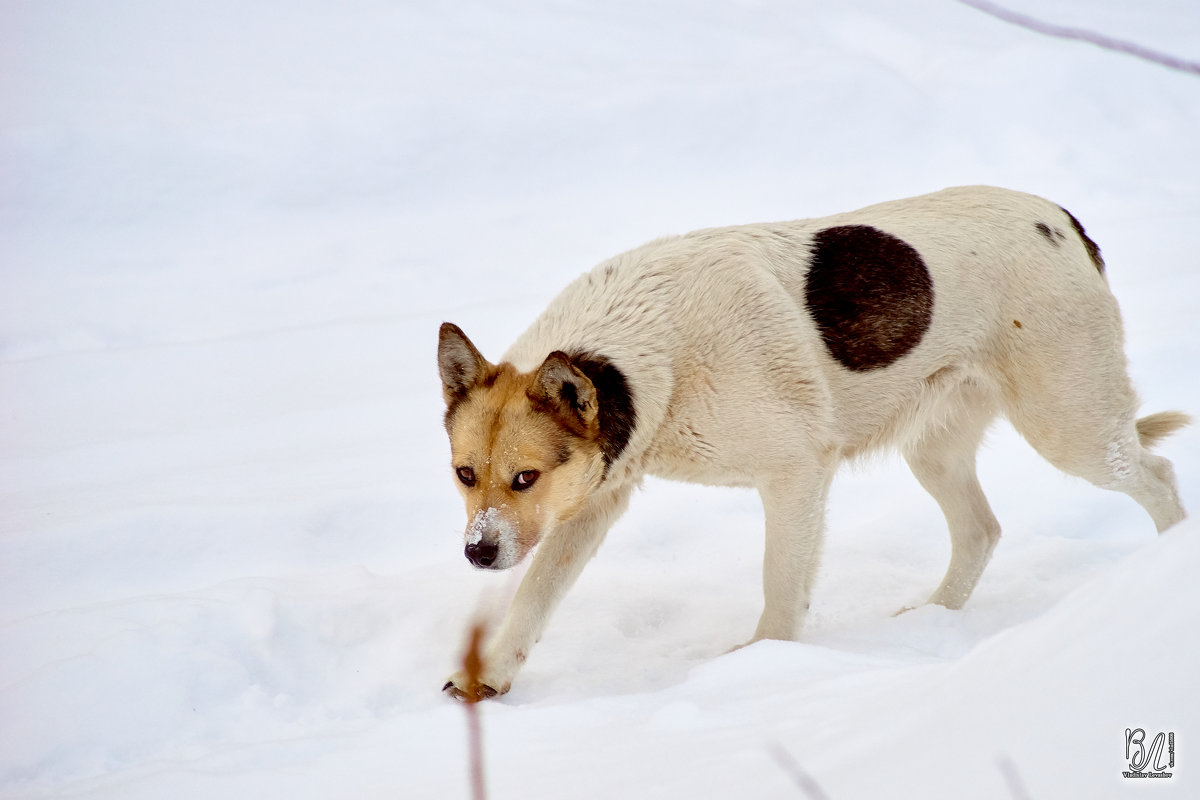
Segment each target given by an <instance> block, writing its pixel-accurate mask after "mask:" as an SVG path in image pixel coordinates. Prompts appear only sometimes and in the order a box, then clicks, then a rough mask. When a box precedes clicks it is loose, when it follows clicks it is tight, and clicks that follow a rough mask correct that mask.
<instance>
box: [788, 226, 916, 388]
mask: <svg viewBox="0 0 1200 800" xmlns="http://www.w3.org/2000/svg"><path fill="white" fill-rule="evenodd" d="M804 299H805V303H806V305H807V306H808V311H809V313H810V314H811V315H812V318H813V321H814V322H815V323H816V326H817V329H818V330H820V332H821V336H822V338H823V339H824V340H825V347H826V348H827V349H828V350H829V354H830V355H831V356H833V357H834V358H835V359H837V361H838V362H839V363H840V364H842V366H844V367H846V369H851V370H856V371H862V370H869V369H878V368H880V367H886V366H887V365H889V364H892V363H894V362H895V361H896V360H897V359H899V358H900V357H901V356H903V355H904V354H905V353H907V352H908V351H909V350H912V349H913V348H914V347H916V346H917V344H918V343H919V342H920V341H921V338H922V337H923V336H924V335H925V331H926V330H928V329H929V323H930V322H931V320H932V319H933V279H932V278H930V276H929V270H928V269H927V268H926V266H925V261H924V260H923V259H922V258H921V255H920V253H918V252H917V251H916V250H914V249H913V247H912V246H911V245H909V244H908V243H907V242H905V241H903V240H901V239H898V238H896V237H895V236H892V235H891V234H888V233H884V232H883V231H881V230H878V229H876V228H872V227H870V226H868V225H843V226H839V227H836V228H826V229H825V230H823V231H819V232H818V233H817V234H816V236H814V237H813V244H812V262H811V264H810V266H809V270H808V278H807V285H806V286H805V290H804Z"/></svg>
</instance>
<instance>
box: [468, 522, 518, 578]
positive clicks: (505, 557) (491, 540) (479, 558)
mask: <svg viewBox="0 0 1200 800" xmlns="http://www.w3.org/2000/svg"><path fill="white" fill-rule="evenodd" d="M515 533H516V531H515V530H514V528H513V524H512V523H511V522H510V521H509V520H508V519H507V518H506V517H505V516H504V515H502V514H501V513H500V509H498V508H488V509H485V510H483V511H479V512H477V513H476V514H475V518H474V519H473V520H471V524H470V526H468V527H467V533H466V540H467V546H466V548H465V549H464V551H463V554H464V555H466V557H467V560H468V561H470V562H471V563H472V564H474V565H475V566H477V567H479V568H481V569H506V568H508V567H510V566H512V564H511V563H509V562H510V561H512V559H511V557H510V556H511V554H510V553H509V552H508V551H509V550H511V549H512V546H513V543H512V539H513V537H514V536H515Z"/></svg>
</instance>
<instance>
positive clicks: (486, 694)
mask: <svg viewBox="0 0 1200 800" xmlns="http://www.w3.org/2000/svg"><path fill="white" fill-rule="evenodd" d="M495 683H497V684H499V683H500V682H499V681H495ZM508 688H509V685H508V684H503V685H501V686H493V685H492V684H491V683H489V682H488V681H487V680H486V678H485V679H484V680H480V681H474V682H472V681H471V679H470V678H469V677H468V676H467V673H466V672H465V671H462V670H459V671H458V672H456V673H454V674H453V675H451V676H450V680H448V681H446V685H445V686H443V687H442V691H443V692H445V693H446V694H448V695H450V696H451V697H453V698H454V699H455V700H461V701H463V702H464V703H477V702H479V701H480V700H487V699H489V698H492V697H498V696H499V695H502V694H504V693H506V692H507V691H508Z"/></svg>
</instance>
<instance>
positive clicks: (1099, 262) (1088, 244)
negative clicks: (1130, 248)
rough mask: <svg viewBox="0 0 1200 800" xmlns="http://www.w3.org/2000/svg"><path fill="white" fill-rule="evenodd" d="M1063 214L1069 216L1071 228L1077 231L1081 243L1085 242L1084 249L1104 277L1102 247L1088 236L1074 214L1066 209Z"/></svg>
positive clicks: (1063, 209)
mask: <svg viewBox="0 0 1200 800" xmlns="http://www.w3.org/2000/svg"><path fill="white" fill-rule="evenodd" d="M1059 208H1062V206H1059ZM1062 212H1063V213H1064V214H1066V215H1067V219H1069V220H1071V227H1073V228H1074V229H1075V233H1076V234H1077V235H1078V236H1079V239H1080V241H1082V242H1083V246H1084V248H1086V249H1087V254H1088V258H1090V259H1091V260H1092V263H1093V264H1095V265H1096V271H1097V272H1099V273H1100V274H1101V275H1103V274H1104V257H1103V256H1102V255H1100V246H1099V245H1097V244H1096V243H1095V242H1093V241H1092V239H1091V237H1089V236H1088V235H1087V231H1085V230H1084V229H1083V225H1081V224H1080V223H1079V220H1077V219H1075V215H1074V214H1072V213H1071V212H1070V211H1067V210H1066V209H1065V208H1062Z"/></svg>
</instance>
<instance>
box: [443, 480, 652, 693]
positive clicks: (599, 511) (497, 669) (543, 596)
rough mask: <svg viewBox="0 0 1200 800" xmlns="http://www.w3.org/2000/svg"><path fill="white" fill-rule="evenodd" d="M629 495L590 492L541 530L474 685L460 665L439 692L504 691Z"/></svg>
mask: <svg viewBox="0 0 1200 800" xmlns="http://www.w3.org/2000/svg"><path fill="white" fill-rule="evenodd" d="M629 494H630V489H629V488H628V487H625V488H621V489H615V490H608V491H606V492H604V493H603V494H602V495H599V496H595V497H593V498H592V499H590V500H589V501H588V503H587V505H586V506H584V508H583V510H582V511H580V512H579V513H578V514H576V515H575V516H574V517H572V518H571V519H570V520H568V521H566V522H564V523H562V524H560V525H558V526H557V527H556V528H555V529H554V530H552V531H551V532H550V533H549V534H547V535H546V537H545V538H544V539H543V540H542V542H541V544H540V545H539V546H538V549H537V552H535V553H534V555H533V563H532V564H530V566H529V571H528V572H526V573H525V577H524V578H523V579H522V580H521V585H520V586H519V587H518V588H517V593H516V595H515V596H514V597H513V601H512V605H510V606H509V608H508V613H507V614H505V615H504V621H503V622H502V623H500V627H499V628H498V629H497V630H496V633H495V635H494V636H493V637H492V638H491V641H489V642H488V644H487V647H486V648H484V653H483V665H482V669H481V674H480V678H479V681H478V685H476V686H472V685H470V680H469V679H468V676H467V674H466V672H465V671H464V670H460V671H458V672H456V673H454V674H453V675H451V676H450V680H449V681H447V683H446V685H445V686H444V687H442V689H443V691H446V692H449V693H450V694H452V695H454V696H455V697H458V698H460V699H463V698H468V697H494V696H496V695H499V694H504V693H505V692H507V691H508V690H509V687H511V686H512V681H513V678H514V677H516V674H517V671H518V670H519V669H520V668H521V665H522V664H523V663H525V658H526V657H527V656H528V655H529V651H530V650H531V649H532V648H533V645H534V644H536V643H537V640H538V639H539V638H540V637H541V635H542V630H543V629H544V628H545V627H546V622H547V621H548V620H549V619H550V614H551V612H553V611H554V608H555V606H557V605H558V601H559V600H561V599H562V597H563V595H565V594H566V593H567V590H568V589H570V588H571V585H572V584H574V583H575V579H576V578H578V577H579V573H580V572H582V571H583V566H584V564H586V563H587V562H588V560H589V559H590V558H591V557H592V556H593V555H595V553H596V550H597V548H599V547H600V542H601V541H603V539H604V534H605V533H607V532H608V529H609V527H610V526H611V525H612V524H613V522H615V521H616V519H617V517H619V516H620V515H621V513H622V512H623V511H624V510H625V507H626V506H627V505H628V504H629Z"/></svg>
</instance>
